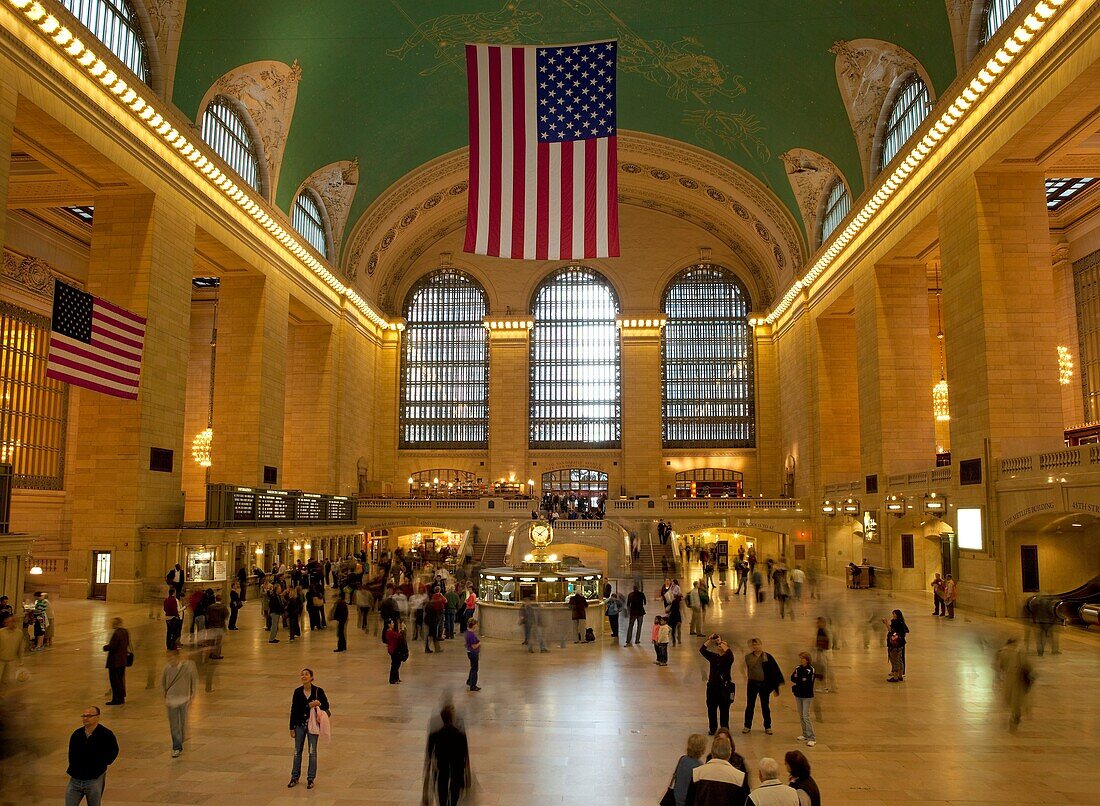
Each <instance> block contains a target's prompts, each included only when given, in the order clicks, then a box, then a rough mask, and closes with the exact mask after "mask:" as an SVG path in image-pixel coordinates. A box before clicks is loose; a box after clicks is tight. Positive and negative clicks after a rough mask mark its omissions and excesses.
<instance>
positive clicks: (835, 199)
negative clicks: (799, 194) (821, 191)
mask: <svg viewBox="0 0 1100 806" xmlns="http://www.w3.org/2000/svg"><path fill="white" fill-rule="evenodd" d="M851 206H852V197H851V196H849V195H848V186H847V185H845V184H844V180H843V179H841V178H840V177H839V176H838V177H836V178H835V179H833V184H832V185H830V186H829V192H828V193H827V194H825V205H824V206H823V207H822V210H821V237H819V238H818V239H817V242H818V243H819V244H822V243H824V242H825V239H826V238H828V237H829V236H830V235H832V234H833V231H834V230H835V229H836V228H837V227H838V226H840V222H841V221H843V220H844V216H846V215H848V210H849V209H850V208H851Z"/></svg>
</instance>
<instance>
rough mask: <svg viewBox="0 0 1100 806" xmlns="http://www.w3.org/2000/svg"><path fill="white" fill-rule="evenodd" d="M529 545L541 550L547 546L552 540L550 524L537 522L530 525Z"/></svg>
mask: <svg viewBox="0 0 1100 806" xmlns="http://www.w3.org/2000/svg"><path fill="white" fill-rule="evenodd" d="M530 537H531V544H532V545H533V546H535V547H537V548H543V547H545V546H549V545H550V543H551V541H552V540H553V539H554V538H553V535H552V533H551V531H550V524H548V523H546V522H544V521H538V522H536V523H533V524H531V532H530Z"/></svg>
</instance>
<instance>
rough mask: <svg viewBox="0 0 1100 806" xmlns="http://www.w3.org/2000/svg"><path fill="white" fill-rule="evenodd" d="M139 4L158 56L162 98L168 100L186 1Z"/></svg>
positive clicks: (144, 1)
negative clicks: (162, 90) (143, 10)
mask: <svg viewBox="0 0 1100 806" xmlns="http://www.w3.org/2000/svg"><path fill="white" fill-rule="evenodd" d="M139 2H141V5H143V6H144V7H145V13H146V15H147V16H148V21H149V28H150V29H151V30H152V32H153V38H154V39H155V42H154V43H153V44H154V45H155V47H156V49H157V51H158V52H159V54H160V60H159V62H160V73H161V74H160V80H161V82H162V84H163V88H164V97H165V98H166V99H169V100H170V99H171V98H172V85H173V83H174V81H175V77H176V61H177V60H178V58H179V49H180V34H181V33H182V31H183V15H184V12H186V10H187V0H139ZM135 5H137V4H135ZM139 13H140V11H139Z"/></svg>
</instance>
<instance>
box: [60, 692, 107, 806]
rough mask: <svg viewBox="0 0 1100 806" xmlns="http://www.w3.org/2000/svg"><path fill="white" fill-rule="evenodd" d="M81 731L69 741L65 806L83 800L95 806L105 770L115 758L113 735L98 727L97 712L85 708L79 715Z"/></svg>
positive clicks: (101, 794)
mask: <svg viewBox="0 0 1100 806" xmlns="http://www.w3.org/2000/svg"><path fill="white" fill-rule="evenodd" d="M80 718H81V719H82V720H83V722H84V727H82V728H77V729H76V730H75V731H73V735H72V736H70V737H69V768H68V769H67V770H66V771H65V772H66V773H67V774H68V776H69V788H68V790H67V791H66V792H65V806H77V804H78V803H80V802H81V801H82V800H84V799H85V798H87V799H88V806H99V802H100V799H101V798H102V797H103V786H104V784H105V783H106V781H107V768H108V767H109V766H110V765H111V764H112V763H113V762H114V760H115V759H116V758H118V741H117V740H116V739H115V735H114V734H113V733H111V731H109V730H108V729H107V728H105V727H103V726H102V725H100V724H99V708H97V707H96V706H94V705H89V706H88V707H87V708H85V709H84V710H83V711H81V713H80Z"/></svg>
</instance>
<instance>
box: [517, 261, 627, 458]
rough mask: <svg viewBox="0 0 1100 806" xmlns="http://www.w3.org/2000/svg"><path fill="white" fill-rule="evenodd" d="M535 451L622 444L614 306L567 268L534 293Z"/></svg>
mask: <svg viewBox="0 0 1100 806" xmlns="http://www.w3.org/2000/svg"><path fill="white" fill-rule="evenodd" d="M531 312H532V313H533V314H534V317H535V326H534V328H533V330H532V331H531V414H530V428H531V436H530V444H531V447H532V448H571V447H586V446H587V447H597V448H614V447H618V445H619V433H620V422H619V415H620V410H621V397H620V391H619V333H618V329H617V327H616V325H615V316H616V314H618V312H619V301H618V299H617V298H616V296H615V291H614V289H612V287H611V284H610V283H609V282H608V281H607V280H606V279H605V278H604V277H603V276H601V275H599V274H597V273H596V272H594V271H592V270H591V269H586V268H582V267H580V266H570V267H569V268H567V269H562V270H561V271H559V272H557V273H555V274H553V275H551V276H550V277H548V278H547V279H546V280H545V281H543V283H542V285H540V286H539V288H538V290H537V291H536V292H535V299H534V303H533V304H532V306H531Z"/></svg>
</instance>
